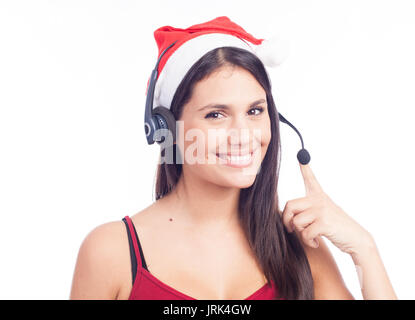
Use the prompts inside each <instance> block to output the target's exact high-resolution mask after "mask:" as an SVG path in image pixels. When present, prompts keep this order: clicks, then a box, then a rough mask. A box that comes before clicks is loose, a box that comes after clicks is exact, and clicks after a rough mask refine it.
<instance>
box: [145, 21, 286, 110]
mask: <svg viewBox="0 0 415 320" xmlns="http://www.w3.org/2000/svg"><path fill="white" fill-rule="evenodd" d="M154 38H155V40H156V42H157V45H158V49H159V52H158V57H160V55H161V53H162V52H163V51H164V50H165V49H166V48H167V47H168V46H169V45H171V44H172V43H173V42H174V41H176V43H175V45H174V46H172V47H171V48H170V49H169V50H167V51H166V53H165V54H164V55H163V57H162V58H161V60H160V63H159V66H158V77H157V82H156V87H155V91H154V100H153V107H154V108H155V107H158V106H163V107H165V108H168V109H170V105H171V102H172V100H173V96H174V94H175V92H176V89H177V87H178V86H179V84H180V82H181V81H182V79H183V78H184V76H185V75H186V73H187V71H188V70H189V69H190V68H191V67H192V65H193V64H194V63H195V62H196V61H197V60H199V59H200V58H201V57H202V56H203V55H204V54H206V53H207V52H209V51H211V50H213V49H215V48H219V47H225V46H231V47H237V48H241V49H245V50H248V51H250V52H252V53H254V54H255V55H256V56H257V57H258V58H259V59H260V60H261V61H262V62H263V64H264V65H265V66H267V67H275V66H278V65H280V64H281V62H282V61H283V60H284V59H285V58H286V56H287V43H286V42H284V41H281V40H280V39H278V38H275V37H274V38H272V39H268V40H266V39H258V38H255V37H254V36H252V35H251V34H249V33H248V32H246V31H245V30H244V29H243V28H242V27H240V26H239V25H237V24H236V23H234V22H232V21H231V20H230V19H229V18H228V17H226V16H221V17H217V18H215V19H213V20H210V21H208V22H204V23H201V24H196V25H193V26H191V27H188V28H186V29H180V28H175V27H171V26H164V27H160V28H158V29H157V30H155V31H154ZM148 85H149V81H148V82H147V89H148ZM147 89H146V94H147Z"/></svg>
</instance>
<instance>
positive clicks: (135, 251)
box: [122, 216, 147, 284]
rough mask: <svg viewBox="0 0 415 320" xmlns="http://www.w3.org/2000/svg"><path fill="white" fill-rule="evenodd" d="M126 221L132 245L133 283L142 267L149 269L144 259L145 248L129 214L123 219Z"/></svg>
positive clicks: (129, 241) (129, 240) (130, 244)
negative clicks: (143, 248) (142, 246)
mask: <svg viewBox="0 0 415 320" xmlns="http://www.w3.org/2000/svg"><path fill="white" fill-rule="evenodd" d="M122 220H123V221H124V223H125V227H126V229H127V234H128V243H129V246H130V256H131V271H132V275H133V277H132V278H133V284H134V281H135V277H136V275H137V272H138V271H139V268H140V267H143V268H145V269H147V264H146V262H145V259H144V255H143V250H142V248H141V244H140V241H139V239H138V235H137V231H136V229H135V226H134V224H133V222H132V220H131V218H130V217H129V216H125V217H124V218H123V219H122Z"/></svg>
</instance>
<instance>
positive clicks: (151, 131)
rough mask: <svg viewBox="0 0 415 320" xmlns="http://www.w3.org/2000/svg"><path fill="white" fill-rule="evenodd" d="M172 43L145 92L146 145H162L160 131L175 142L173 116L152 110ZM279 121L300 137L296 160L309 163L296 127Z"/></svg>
mask: <svg viewBox="0 0 415 320" xmlns="http://www.w3.org/2000/svg"><path fill="white" fill-rule="evenodd" d="M176 42H177V40H176V41H174V42H173V43H172V44H170V45H169V46H168V47H167V48H166V49H164V51H163V52H162V53H161V55H160V57H159V58H158V60H157V63H156V66H155V68H154V70H153V71H152V72H151V76H150V83H149V85H148V90H147V98H146V107H145V110H144V131H145V134H146V138H147V143H148V144H153V143H154V142H157V143H158V144H160V143H162V142H163V141H164V136H161V135H160V134H158V133H159V132H160V131H158V130H160V129H165V130H168V131H170V133H171V134H172V137H173V142H175V141H176V119H175V117H174V115H173V113H172V112H171V111H170V110H169V109H168V108H165V107H163V106H158V107H156V108H154V109H153V99H154V90H155V87H156V81H157V75H158V71H157V69H158V66H159V63H160V60H161V58H162V57H163V55H164V54H165V53H166V51H167V50H168V49H170V48H171V47H172V46H173V45H174V44H175V43H176ZM278 117H279V120H280V121H281V122H283V123H285V124H287V125H289V126H290V127H291V128H292V129H293V130H294V131H295V132H296V133H297V134H298V136H299V137H300V140H301V150H300V151H298V153H297V159H298V161H299V162H300V163H301V164H302V165H306V164H308V163H309V162H310V159H311V157H310V153H309V152H308V151H307V150H306V149H304V141H303V138H302V136H301V134H300V132H299V131H298V130H297V128H296V127H294V126H293V125H292V124H291V123H290V122H289V121H288V120H287V119H285V118H284V117H283V116H282V115H281V113H279V112H278Z"/></svg>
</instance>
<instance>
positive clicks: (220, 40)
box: [153, 33, 255, 109]
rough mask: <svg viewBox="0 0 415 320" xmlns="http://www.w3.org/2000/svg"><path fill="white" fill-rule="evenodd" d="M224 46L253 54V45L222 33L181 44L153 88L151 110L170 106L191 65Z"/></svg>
mask: <svg viewBox="0 0 415 320" xmlns="http://www.w3.org/2000/svg"><path fill="white" fill-rule="evenodd" d="M225 46H232V47H238V48H241V49H246V50H248V51H251V52H252V53H254V54H255V52H254V47H255V45H254V44H248V41H245V40H243V39H240V38H238V37H235V36H233V35H229V34H224V33H208V34H204V35H200V36H197V37H195V38H193V39H190V40H188V41H186V42H185V43H183V44H182V45H181V46H180V47H179V48H177V50H176V51H174V52H173V54H172V55H171V56H170V57H169V59H168V60H167V61H166V64H165V65H164V67H163V70H162V71H161V73H160V75H159V77H158V79H157V82H156V87H155V88H154V100H153V108H156V107H158V106H163V107H165V108H167V109H170V104H171V102H172V100H173V96H174V94H175V92H176V89H177V87H178V86H179V84H180V82H181V81H182V79H183V78H184V76H185V75H186V73H187V71H189V69H190V68H191V67H192V65H193V64H194V63H195V62H196V61H197V60H199V59H200V58H201V57H202V56H203V55H204V54H206V53H207V52H209V51H211V50H213V49H215V48H219V47H225Z"/></svg>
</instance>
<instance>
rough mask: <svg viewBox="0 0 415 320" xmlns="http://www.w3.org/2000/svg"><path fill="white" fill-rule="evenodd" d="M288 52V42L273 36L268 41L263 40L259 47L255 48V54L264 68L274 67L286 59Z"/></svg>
mask: <svg viewBox="0 0 415 320" xmlns="http://www.w3.org/2000/svg"><path fill="white" fill-rule="evenodd" d="M289 50H290V49H289V42H288V40H283V39H281V38H280V37H278V36H277V35H274V36H272V37H270V38H269V39H264V40H263V41H262V43H261V44H260V45H258V46H256V47H255V54H256V55H257V56H258V57H259V59H261V61H262V63H263V64H264V65H265V66H268V67H276V66H278V65H280V64H281V63H282V62H283V61H284V60H285V59H286V58H287V57H288V54H289Z"/></svg>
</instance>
